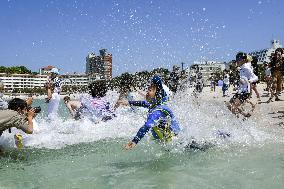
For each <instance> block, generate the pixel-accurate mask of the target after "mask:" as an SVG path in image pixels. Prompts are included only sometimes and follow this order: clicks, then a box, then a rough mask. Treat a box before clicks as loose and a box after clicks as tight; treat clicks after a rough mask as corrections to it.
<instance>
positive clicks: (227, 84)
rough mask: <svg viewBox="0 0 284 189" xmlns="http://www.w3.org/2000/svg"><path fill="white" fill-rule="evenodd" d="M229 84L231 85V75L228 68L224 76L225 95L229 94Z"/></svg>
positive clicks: (223, 87)
mask: <svg viewBox="0 0 284 189" xmlns="http://www.w3.org/2000/svg"><path fill="white" fill-rule="evenodd" d="M229 85H230V76H229V74H228V72H227V70H224V78H223V86H222V91H223V97H225V96H228V89H229Z"/></svg>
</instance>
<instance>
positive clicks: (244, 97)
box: [230, 93, 250, 103]
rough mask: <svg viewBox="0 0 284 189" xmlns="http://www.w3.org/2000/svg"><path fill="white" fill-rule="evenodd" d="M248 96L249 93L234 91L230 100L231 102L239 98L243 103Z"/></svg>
mask: <svg viewBox="0 0 284 189" xmlns="http://www.w3.org/2000/svg"><path fill="white" fill-rule="evenodd" d="M249 97H250V93H236V94H235V95H234V96H233V97H232V98H231V100H230V102H231V103H232V102H233V101H235V99H239V100H240V101H241V103H244V102H245V101H246V100H247V99H248V98H249Z"/></svg>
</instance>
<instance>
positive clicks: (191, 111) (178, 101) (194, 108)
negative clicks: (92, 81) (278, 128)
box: [0, 88, 279, 149]
mask: <svg viewBox="0 0 284 189" xmlns="http://www.w3.org/2000/svg"><path fill="white" fill-rule="evenodd" d="M191 93H192V89H191V88H188V89H185V90H184V92H181V93H179V94H177V95H176V96H175V97H174V98H173V99H172V101H171V102H169V106H170V107H171V108H172V109H173V111H174V113H175V115H176V117H177V119H178V120H179V122H180V124H181V126H182V128H183V131H182V133H181V134H180V135H179V137H178V139H177V140H178V141H179V144H180V143H183V144H186V143H187V142H188V141H190V140H191V139H192V137H194V138H195V139H196V140H197V141H211V142H212V141H213V142H214V143H216V142H217V143H218V144H220V145H222V144H224V143H225V144H242V145H243V144H245V145H252V144H261V143H264V142H266V141H277V140H279V138H277V135H275V132H274V133H273V132H269V130H267V129H264V128H263V127H261V126H260V125H261V124H262V123H263V124H264V123H265V122H264V120H265V118H264V119H263V121H261V120H258V119H253V118H252V119H248V120H245V121H242V120H241V119H240V118H236V117H235V116H234V115H232V114H231V113H230V112H229V111H228V110H227V108H226V107H225V105H224V102H220V100H219V101H217V100H214V99H213V98H212V99H209V98H208V94H207V93H205V94H201V95H200V96H199V97H198V98H197V99H196V98H195V97H193V96H191ZM117 98H118V94H117V93H116V92H109V93H108V95H107V99H108V100H109V101H110V102H111V103H114V102H115V101H116V99H117ZM137 98H138V96H137ZM146 115H147V110H145V109H139V110H136V111H133V110H132V109H130V108H129V107H123V108H119V109H118V110H117V111H116V117H114V118H113V119H112V120H110V121H107V122H99V123H96V124H94V123H92V122H91V121H89V120H79V121H74V120H72V119H67V120H65V121H64V120H63V119H62V120H61V119H59V120H56V121H55V122H51V123H50V122H47V121H46V120H45V119H39V118H37V125H38V126H36V128H35V132H34V134H32V135H26V134H23V136H24V145H25V146H26V147H33V148H52V149H57V148H62V147H64V146H66V145H73V144H78V143H87V142H95V141H99V140H105V139H118V140H122V139H121V138H123V140H125V142H127V141H128V140H130V139H132V137H133V136H134V135H135V134H136V132H137V131H138V129H139V128H140V127H141V126H142V125H143V124H144V121H145V118H146ZM218 131H222V132H226V133H230V135H231V137H229V138H227V139H225V140H224V139H222V137H220V136H219V135H218V134H217V133H218ZM17 132H19V130H16V129H13V130H12V133H11V134H10V133H8V132H4V133H3V135H2V137H1V139H0V143H1V144H2V145H4V146H6V147H14V139H13V136H14V134H15V133H17ZM148 139H149V137H148ZM144 140H147V138H146V139H144Z"/></svg>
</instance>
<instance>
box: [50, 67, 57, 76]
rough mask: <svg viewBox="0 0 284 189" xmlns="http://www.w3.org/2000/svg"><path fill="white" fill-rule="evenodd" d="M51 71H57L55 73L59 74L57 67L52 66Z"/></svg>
mask: <svg viewBox="0 0 284 189" xmlns="http://www.w3.org/2000/svg"><path fill="white" fill-rule="evenodd" d="M50 73H55V74H57V75H58V74H59V70H58V69H57V68H52V69H51V70H50Z"/></svg>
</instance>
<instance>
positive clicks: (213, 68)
mask: <svg viewBox="0 0 284 189" xmlns="http://www.w3.org/2000/svg"><path fill="white" fill-rule="evenodd" d="M227 66H228V65H227V64H226V63H225V62H217V61H202V62H198V61H194V64H192V65H191V66H190V69H189V75H190V76H195V75H196V73H198V72H201V73H202V79H203V81H204V82H205V84H206V85H207V84H208V83H210V82H209V78H210V76H211V74H212V73H217V72H222V71H224V70H225V69H226V68H227Z"/></svg>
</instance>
